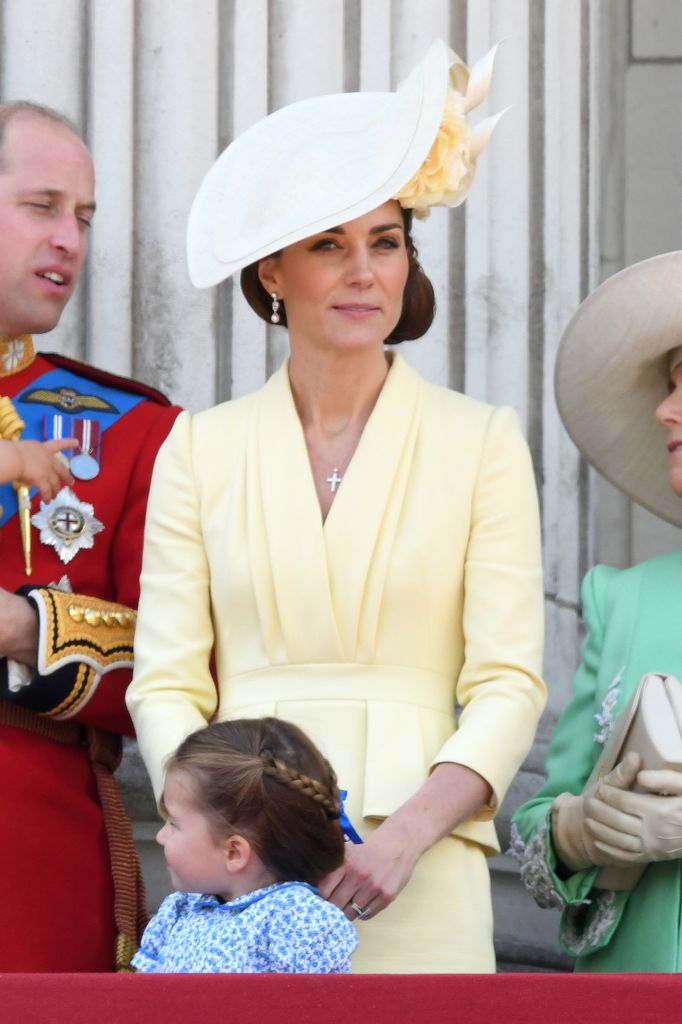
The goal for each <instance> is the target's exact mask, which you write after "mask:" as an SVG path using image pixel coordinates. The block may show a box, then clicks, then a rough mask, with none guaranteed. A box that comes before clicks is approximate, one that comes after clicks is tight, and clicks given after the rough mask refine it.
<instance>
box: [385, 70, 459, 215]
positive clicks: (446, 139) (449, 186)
mask: <svg viewBox="0 0 682 1024" xmlns="http://www.w3.org/2000/svg"><path fill="white" fill-rule="evenodd" d="M473 173H474V164H473V163H472V161H471V129H470V128H469V122H468V121H467V118H466V113H465V110H464V97H463V96H462V95H461V94H460V93H457V92H455V90H454V89H453V90H452V91H451V92H450V93H449V95H448V98H447V100H446V103H445V113H444V114H443V120H442V121H441V124H440V128H439V129H438V135H437V136H436V138H435V140H434V143H433V145H432V146H431V150H430V152H429V155H428V156H427V158H426V160H425V161H424V163H423V164H422V165H421V167H420V168H419V170H418V171H417V173H416V174H415V175H414V177H413V178H412V179H411V180H410V181H408V183H407V185H405V187H404V188H402V189H401V190H400V192H398V194H397V195H396V199H397V200H398V202H399V203H400V205H401V206H403V207H405V208H406V209H408V210H414V212H415V215H416V216H417V217H421V218H424V217H427V216H428V214H429V207H431V206H457V205H458V204H459V203H460V202H461V201H462V199H464V196H465V195H466V193H467V192H468V190H469V185H470V184H471V179H472V177H473Z"/></svg>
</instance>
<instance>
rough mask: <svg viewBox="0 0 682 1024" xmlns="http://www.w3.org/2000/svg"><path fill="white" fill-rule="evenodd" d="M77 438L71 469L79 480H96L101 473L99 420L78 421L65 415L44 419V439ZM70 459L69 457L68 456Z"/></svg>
mask: <svg viewBox="0 0 682 1024" xmlns="http://www.w3.org/2000/svg"><path fill="white" fill-rule="evenodd" d="M62 437H75V438H76V440H77V441H78V448H76V449H75V451H74V454H72V455H71V457H70V459H69V469H70V470H71V472H72V473H73V475H74V476H75V477H76V479H77V480H94V478H95V477H96V476H97V475H98V473H99V468H100V467H99V463H100V429H99V423H98V422H97V420H89V419H76V417H73V416H65V415H64V414H63V413H52V414H51V415H49V416H45V417H44V418H43V439H44V440H45V441H49V440H52V438H62ZM67 457H68V456H67Z"/></svg>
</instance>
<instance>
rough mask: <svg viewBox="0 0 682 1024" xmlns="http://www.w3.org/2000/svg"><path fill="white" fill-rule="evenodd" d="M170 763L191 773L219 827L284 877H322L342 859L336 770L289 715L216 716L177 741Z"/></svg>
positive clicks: (200, 803)
mask: <svg viewBox="0 0 682 1024" xmlns="http://www.w3.org/2000/svg"><path fill="white" fill-rule="evenodd" d="M172 771H182V772H184V773H186V775H187V776H188V777H189V781H190V787H191V790H192V794H193V797H194V799H195V800H196V807H197V810H199V811H200V812H201V813H202V814H205V815H206V817H207V818H208V819H209V821H210V823H211V825H212V828H213V829H214V831H215V833H216V835H218V836H220V837H225V836H230V835H234V834H236V833H238V834H239V835H242V836H244V838H245V839H247V840H248V841H249V843H250V844H251V846H252V847H253V849H254V850H255V852H256V853H257V855H258V856H259V857H260V859H261V860H262V862H263V864H264V865H265V867H266V868H267V869H268V870H269V871H270V872H271V873H272V874H273V875H274V876H275V878H276V880H277V881H278V882H289V881H296V882H308V883H309V884H310V885H317V883H318V882H319V881H320V880H321V879H322V878H324V876H325V875H327V874H328V873H329V872H330V871H333V870H334V869H335V868H337V867H339V866H340V864H341V863H342V861H343V849H344V838H343V833H342V831H341V826H340V824H339V811H340V801H339V790H338V786H337V783H336V775H335V774H334V770H333V769H332V767H331V765H330V764H329V762H328V761H326V760H325V759H324V758H323V757H322V754H321V753H320V752H319V750H318V749H317V747H316V746H315V745H314V744H313V743H312V741H311V740H309V739H308V737H307V736H306V735H305V733H304V732H302V731H301V730H300V729H299V728H298V727H297V726H295V725H292V724H291V723H290V722H284V721H281V720H280V719H277V718H238V719H234V720H232V721H226V722H213V723H212V724H211V725H209V726H207V727H206V728H205V729H199V730H198V732H195V733H192V734H191V736H188V737H187V739H186V740H185V741H184V742H183V743H182V744H181V745H180V746H179V747H178V749H177V751H176V753H175V754H174V755H173V757H172V758H171V759H170V760H169V762H168V767H167V772H172Z"/></svg>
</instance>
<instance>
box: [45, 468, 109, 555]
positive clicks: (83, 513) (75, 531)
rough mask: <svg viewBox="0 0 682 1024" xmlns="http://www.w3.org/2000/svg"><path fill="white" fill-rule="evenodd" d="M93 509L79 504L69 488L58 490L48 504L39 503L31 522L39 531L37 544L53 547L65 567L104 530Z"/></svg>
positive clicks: (82, 503) (91, 544)
mask: <svg viewBox="0 0 682 1024" xmlns="http://www.w3.org/2000/svg"><path fill="white" fill-rule="evenodd" d="M94 513H95V510H94V508H93V506H92V505H90V504H89V503H88V502H87V501H81V500H80V499H79V498H78V497H77V496H76V495H75V494H74V493H73V491H72V490H71V488H70V487H62V489H61V491H60V492H59V494H58V495H57V497H56V498H53V499H52V501H50V502H44V501H41V503H40V512H36V514H35V515H34V516H32V517H31V522H32V523H33V525H34V526H35V527H37V528H38V529H39V530H40V541H41V543H42V544H48V545H49V546H51V547H53V548H54V549H55V551H56V552H57V554H58V556H59V557H60V558H61V560H62V562H64V564H65V565H67V564H68V563H69V562H70V561H71V559H72V558H74V557H75V556H76V555H77V554H78V552H79V551H80V550H81V549H82V548H91V547H92V546H93V545H94V536H95V534H97V533H100V532H101V531H102V530H103V529H104V524H103V523H101V522H100V521H99V519H97V518H96V517H95V514H94Z"/></svg>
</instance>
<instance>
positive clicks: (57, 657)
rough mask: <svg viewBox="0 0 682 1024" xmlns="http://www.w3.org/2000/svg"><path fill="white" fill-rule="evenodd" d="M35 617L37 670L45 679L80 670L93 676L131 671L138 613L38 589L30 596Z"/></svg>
mask: <svg viewBox="0 0 682 1024" xmlns="http://www.w3.org/2000/svg"><path fill="white" fill-rule="evenodd" d="M29 597H30V599H31V600H32V601H33V602H34V604H35V607H36V610H37V612H38V620H39V625H38V629H39V638H38V664H37V666H36V667H37V671H38V672H39V673H40V675H43V676H49V675H51V674H52V673H54V672H57V671H58V670H59V669H62V668H64V667H66V666H67V665H76V664H83V665H87V666H89V667H90V668H91V669H93V670H94V672H95V674H96V676H98V677H99V676H100V675H102V674H103V673H105V672H111V671H112V670H113V669H118V668H132V665H133V637H134V635H135V621H136V619H137V613H136V612H134V611H133V610H132V609H131V608H126V606H125V605H122V604H115V603H113V602H111V601H103V600H101V599H100V598H96V597H81V596H80V595H78V594H67V593H64V592H62V591H60V590H51V589H48V588H41V589H39V590H32V591H31V592H30V594H29Z"/></svg>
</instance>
